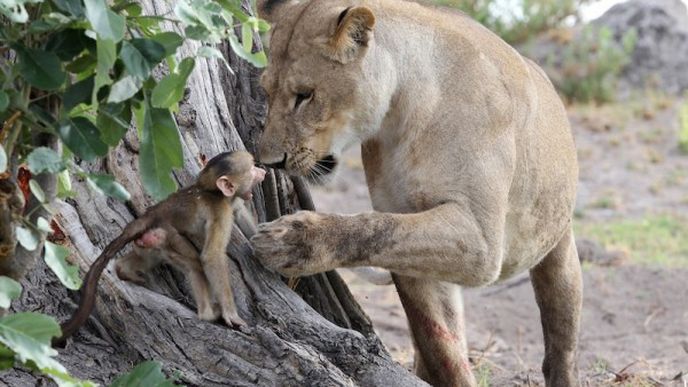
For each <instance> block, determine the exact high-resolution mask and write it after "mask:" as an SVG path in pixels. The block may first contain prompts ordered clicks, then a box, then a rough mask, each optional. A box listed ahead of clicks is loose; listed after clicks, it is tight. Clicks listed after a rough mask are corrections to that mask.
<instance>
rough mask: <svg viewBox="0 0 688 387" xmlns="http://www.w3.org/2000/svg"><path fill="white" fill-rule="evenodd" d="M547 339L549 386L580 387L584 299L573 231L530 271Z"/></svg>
mask: <svg viewBox="0 0 688 387" xmlns="http://www.w3.org/2000/svg"><path fill="white" fill-rule="evenodd" d="M530 279H531V282H532V283H533V288H534V289H535V298H536V299H537V303H538V306H539V307H540V319H541V320H542V330H543V335H544V338H545V360H544V362H543V364H542V371H543V373H544V374H545V383H546V385H547V386H548V387H560V386H565V387H569V386H578V385H579V383H578V369H577V365H576V363H577V361H576V356H577V354H576V348H577V345H578V330H579V326H580V312H581V307H582V298H583V283H582V279H581V268H580V262H579V261H578V253H577V251H576V244H575V243H574V239H573V232H572V231H569V232H567V233H566V235H565V236H564V237H563V238H562V239H561V241H559V244H557V246H556V247H555V248H554V249H553V250H552V251H551V252H550V253H549V254H547V256H546V257H545V258H544V259H543V260H542V262H540V263H539V264H538V265H537V266H535V267H534V268H533V269H532V270H531V271H530Z"/></svg>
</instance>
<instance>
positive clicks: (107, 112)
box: [96, 103, 131, 146]
mask: <svg viewBox="0 0 688 387" xmlns="http://www.w3.org/2000/svg"><path fill="white" fill-rule="evenodd" d="M130 123H131V109H129V104H127V103H118V104H112V103H109V104H105V105H100V107H99V109H98V118H97V120H96V124H97V126H98V129H100V132H101V133H100V138H101V140H103V141H104V142H105V143H106V144H108V145H109V146H116V145H117V144H119V142H120V140H122V137H124V135H125V134H126V133H127V129H129V124H130Z"/></svg>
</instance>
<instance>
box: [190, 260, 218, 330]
mask: <svg viewBox="0 0 688 387" xmlns="http://www.w3.org/2000/svg"><path fill="white" fill-rule="evenodd" d="M187 273H188V274H187V275H188V278H189V282H190V283H191V291H192V292H193V296H194V300H196V308H198V317H199V318H200V319H201V320H206V321H215V320H217V318H218V317H220V313H219V310H217V309H215V308H213V299H212V297H211V295H210V287H209V286H208V279H207V278H206V276H205V273H204V272H203V270H189V271H188V272H187Z"/></svg>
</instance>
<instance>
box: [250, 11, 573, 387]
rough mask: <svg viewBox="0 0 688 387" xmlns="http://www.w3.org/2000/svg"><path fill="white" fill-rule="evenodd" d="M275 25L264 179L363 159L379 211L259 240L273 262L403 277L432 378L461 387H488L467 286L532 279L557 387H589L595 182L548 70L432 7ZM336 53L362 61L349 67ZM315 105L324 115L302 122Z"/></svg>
mask: <svg viewBox="0 0 688 387" xmlns="http://www.w3.org/2000/svg"><path fill="white" fill-rule="evenodd" d="M259 9H263V13H262V15H263V16H265V17H267V18H268V19H269V20H270V21H272V22H273V23H274V28H273V32H272V36H271V39H270V42H271V43H270V49H271V58H270V63H269V66H268V68H267V69H266V71H265V73H264V74H263V78H262V80H261V83H262V85H263V86H264V87H265V89H266V91H267V93H268V95H269V105H270V111H269V116H268V120H267V123H266V126H265V131H264V134H263V136H262V138H261V142H260V158H261V161H262V162H266V163H277V162H281V161H285V167H286V170H287V172H289V173H292V174H300V175H307V176H315V175H318V174H319V173H320V172H322V171H321V169H322V168H321V165H322V160H325V159H326V157H327V156H328V155H331V156H333V157H334V158H337V157H338V156H339V155H340V154H341V152H342V150H343V149H344V148H346V147H347V146H349V145H351V144H355V143H360V144H362V154H363V162H364V167H365V172H366V179H367V183H368V188H369V190H370V194H371V198H372V201H373V208H374V209H375V212H371V213H364V214H358V215H353V216H343V215H334V214H315V213H309V212H302V213H298V214H295V215H292V216H286V217H283V218H281V219H279V220H277V221H275V222H272V223H269V224H265V225H262V226H260V227H259V233H258V234H257V235H256V236H255V237H254V238H253V242H254V244H255V249H256V253H257V256H258V257H259V259H261V260H262V262H263V263H264V264H265V265H266V266H267V267H269V268H272V269H275V270H278V271H280V272H282V273H284V274H287V275H290V276H295V275H305V274H312V273H317V272H322V271H326V270H331V269H334V268H337V267H356V266H377V267H382V268H385V269H388V270H390V271H392V272H393V273H394V278H395V285H396V286H397V288H398V289H399V295H400V297H401V300H402V303H403V305H404V308H405V310H406V313H407V316H408V319H409V322H410V326H411V328H412V331H413V336H414V340H415V344H416V349H417V351H416V370H417V372H418V374H419V375H420V376H421V377H423V378H424V379H425V380H427V381H428V382H430V383H432V384H433V385H447V386H464V385H467V386H471V385H475V379H474V377H473V375H472V374H471V372H470V367H469V366H468V363H467V358H466V351H465V338H464V334H463V314H462V308H461V301H460V286H464V287H465V286H468V287H471V286H485V285H489V284H493V283H495V282H497V281H501V280H504V279H507V278H509V277H511V276H513V275H515V274H517V273H520V272H523V271H525V270H531V273H532V278H533V284H534V289H535V292H536V295H537V298H538V304H539V306H540V310H541V315H542V321H543V328H544V331H545V344H546V358H545V363H544V364H545V366H544V371H545V376H546V381H547V385H548V386H572V385H576V384H577V376H576V366H575V364H576V362H575V359H576V342H577V334H578V320H579V312H580V302H581V301H580V300H581V288H582V285H581V281H580V273H579V270H580V268H579V263H578V260H577V258H576V252H575V248H573V247H571V246H573V245H572V244H573V236H572V234H571V214H572V210H573V204H574V199H575V192H576V183H577V178H578V166H577V161H576V152H575V148H574V143H573V138H572V135H571V132H570V127H569V123H568V121H567V117H566V112H565V110H564V107H563V105H562V103H561V101H560V100H559V97H558V96H557V94H556V92H555V91H554V89H553V87H552V85H551V83H550V82H549V80H548V79H547V77H546V76H545V75H544V73H543V72H542V70H540V69H539V68H538V67H537V65H535V64H534V63H533V62H531V61H529V60H527V59H524V58H523V57H521V56H520V55H519V54H518V53H517V52H516V51H515V50H514V49H513V48H511V47H510V46H509V45H507V44H506V43H504V42H503V41H502V40H501V39H499V38H498V37H497V36H496V35H494V34H493V33H491V32H490V31H488V30H487V29H485V28H484V27H482V26H481V25H479V24H478V23H476V22H475V21H473V20H471V19H470V18H468V17H466V16H465V15H463V14H461V13H457V12H450V11H443V10H440V9H435V8H427V7H423V6H421V5H419V4H416V3H410V2H404V1H399V0H361V1H354V0H311V1H306V0H304V1H301V2H299V1H274V0H273V1H269V0H268V1H259ZM347 9H348V13H342V12H343V11H345V10H347ZM266 11H268V12H266ZM352 11H355V12H354V13H353V14H350V13H351V12H352ZM368 14H370V15H372V18H371V17H369V16H363V15H368ZM339 19H341V23H346V24H344V25H342V24H338V20H339ZM367 27H368V28H369V29H370V30H369V29H367ZM343 31H348V32H349V34H350V35H349V37H348V38H343V37H341V36H339V34H340V33H342V32H343ZM333 42H335V44H334V47H340V48H341V47H343V49H342V50H343V51H340V52H346V55H344V57H345V58H346V60H341V57H339V56H336V55H334V56H333V55H332V47H333V45H332V43H333ZM352 42H354V43H356V42H357V43H356V44H354V45H353V46H352V45H351V44H352ZM303 89H307V90H308V91H309V92H310V91H312V97H311V98H309V99H308V100H304V101H303V102H302V103H300V104H299V105H298V106H296V102H297V101H298V99H297V94H298V93H300V91H299V90H303ZM318 179H319V178H317V176H316V178H315V180H318Z"/></svg>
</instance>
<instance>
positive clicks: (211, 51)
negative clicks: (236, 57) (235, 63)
mask: <svg viewBox="0 0 688 387" xmlns="http://www.w3.org/2000/svg"><path fill="white" fill-rule="evenodd" d="M196 55H198V56H201V57H204V58H208V59H210V58H216V59H219V60H221V61H222V63H224V64H225V67H227V70H229V72H230V73H232V74H234V70H232V68H231V67H229V62H227V59H226V58H225V56H224V55H222V53H221V52H220V50H218V49H217V48H215V47H210V46H201V47H199V48H198V51H196Z"/></svg>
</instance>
